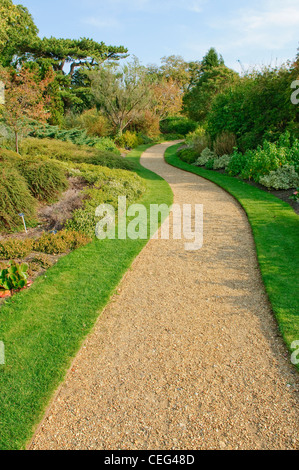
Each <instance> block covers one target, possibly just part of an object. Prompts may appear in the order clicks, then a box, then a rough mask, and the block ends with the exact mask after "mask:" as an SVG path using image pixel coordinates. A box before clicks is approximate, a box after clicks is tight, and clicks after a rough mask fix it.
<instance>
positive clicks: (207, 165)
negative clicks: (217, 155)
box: [205, 158, 215, 170]
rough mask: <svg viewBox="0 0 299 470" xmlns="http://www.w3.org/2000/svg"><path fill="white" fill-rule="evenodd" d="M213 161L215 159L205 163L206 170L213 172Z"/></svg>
mask: <svg viewBox="0 0 299 470" xmlns="http://www.w3.org/2000/svg"><path fill="white" fill-rule="evenodd" d="M214 161H215V159H214V158H210V159H209V160H208V161H207V163H206V165H205V166H206V169H207V170H213V169H214Z"/></svg>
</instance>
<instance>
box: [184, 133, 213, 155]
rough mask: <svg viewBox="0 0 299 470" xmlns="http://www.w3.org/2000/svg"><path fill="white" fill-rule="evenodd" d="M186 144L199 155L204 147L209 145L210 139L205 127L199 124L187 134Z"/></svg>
mask: <svg viewBox="0 0 299 470" xmlns="http://www.w3.org/2000/svg"><path fill="white" fill-rule="evenodd" d="M186 144H187V145H188V147H190V148H191V149H192V150H193V152H194V154H195V156H196V157H199V156H200V155H201V152H202V151H203V150H204V149H205V148H207V147H210V146H211V139H210V137H209V135H208V134H207V133H206V131H205V129H204V128H203V127H201V126H199V127H198V128H197V129H196V130H195V131H194V132H190V133H189V134H188V135H187V137H186Z"/></svg>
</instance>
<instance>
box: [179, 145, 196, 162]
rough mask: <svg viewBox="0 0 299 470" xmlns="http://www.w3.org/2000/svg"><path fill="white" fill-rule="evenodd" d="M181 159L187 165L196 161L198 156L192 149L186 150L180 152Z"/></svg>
mask: <svg viewBox="0 0 299 470" xmlns="http://www.w3.org/2000/svg"><path fill="white" fill-rule="evenodd" d="M178 156H179V158H180V159H181V160H182V161H183V162H186V163H189V164H192V163H194V162H195V160H196V154H195V152H194V150H193V149H192V148H184V149H181V150H180V151H179V152H178Z"/></svg>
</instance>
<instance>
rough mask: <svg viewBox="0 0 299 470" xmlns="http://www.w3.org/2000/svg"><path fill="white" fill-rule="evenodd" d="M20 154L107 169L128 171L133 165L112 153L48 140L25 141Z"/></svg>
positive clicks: (30, 139)
mask: <svg viewBox="0 0 299 470" xmlns="http://www.w3.org/2000/svg"><path fill="white" fill-rule="evenodd" d="M21 152H22V154H23V155H26V156H34V157H35V156H37V157H39V156H40V155H43V156H45V157H47V158H50V159H56V160H58V161H63V162H75V163H87V164H91V165H100V166H106V167H107V168H120V169H123V170H130V169H132V168H133V164H132V163H130V162H128V161H127V160H126V159H125V158H122V157H120V155H119V151H118V155H116V154H115V153H114V152H111V151H107V150H100V149H97V148H90V147H87V146H79V145H74V144H72V143H70V142H60V141H58V140H50V139H32V138H28V139H25V140H24V141H23V143H22V145H21Z"/></svg>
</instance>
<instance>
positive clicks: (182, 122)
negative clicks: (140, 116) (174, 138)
mask: <svg viewBox="0 0 299 470" xmlns="http://www.w3.org/2000/svg"><path fill="white" fill-rule="evenodd" d="M197 126H198V124H197V123H196V122H195V121H191V119H188V118H186V117H183V116H173V117H168V118H166V119H163V120H162V121H161V122H160V130H161V132H162V134H180V135H183V136H185V135H187V134H189V133H190V132H193V131H195V129H196V128H197Z"/></svg>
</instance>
